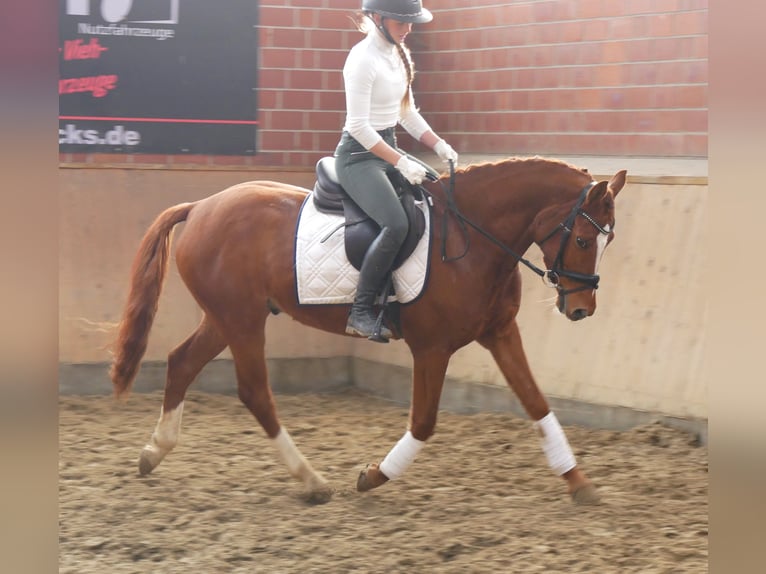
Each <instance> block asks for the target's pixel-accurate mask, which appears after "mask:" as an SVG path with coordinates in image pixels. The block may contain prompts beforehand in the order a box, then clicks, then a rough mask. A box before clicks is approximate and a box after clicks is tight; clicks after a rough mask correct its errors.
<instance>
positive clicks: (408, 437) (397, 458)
mask: <svg viewBox="0 0 766 574" xmlns="http://www.w3.org/2000/svg"><path fill="white" fill-rule="evenodd" d="M424 444H426V442H425V441H423V440H418V439H416V438H415V437H414V436H412V433H411V432H410V431H407V432H406V433H404V436H403V437H402V438H400V439H399V442H398V443H396V444H395V445H394V448H392V449H391V451H390V452H389V453H388V455H386V458H384V459H383V462H381V463H380V467H379V468H380V471H381V472H382V473H383V474H385V475H386V476H387V477H388V478H389V479H390V480H394V479H395V478H399V477H400V476H401V475H403V474H404V471H405V470H407V468H408V467H409V466H410V465H411V464H412V461H414V460H415V457H416V456H418V453H419V452H420V449H421V448H423V445H424Z"/></svg>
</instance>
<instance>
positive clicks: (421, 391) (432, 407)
mask: <svg viewBox="0 0 766 574" xmlns="http://www.w3.org/2000/svg"><path fill="white" fill-rule="evenodd" d="M413 359H414V363H413V380H412V405H411V407H410V421H409V422H410V424H409V429H408V430H407V432H405V433H404V436H403V437H402V438H401V439H399V442H397V443H396V445H394V448H392V449H391V451H390V452H389V453H388V455H386V458H384V459H383V461H382V462H381V463H380V464H379V465H377V464H370V465H368V466H367V468H366V469H364V470H363V471H362V472H361V473H360V474H359V478H358V479H357V482H356V488H357V490H358V491H360V492H365V491H367V490H371V489H373V488H376V487H378V486H380V485H382V484H384V483H385V482H387V481H388V480H393V479H396V478H399V477H400V476H402V474H404V472H405V471H406V470H407V468H408V467H409V466H410V465H411V464H412V462H413V461H414V460H415V457H416V456H417V455H418V453H419V452H420V450H421V449H422V448H423V446H424V445H425V442H426V440H427V439H428V438H429V437H430V436H431V435H433V433H434V428H435V427H436V417H437V414H438V411H439V399H440V397H441V392H442V386H443V385H444V375H445V374H446V372H447V364H448V362H449V354H447V353H445V352H443V351H439V352H428V353H423V352H415V353H413Z"/></svg>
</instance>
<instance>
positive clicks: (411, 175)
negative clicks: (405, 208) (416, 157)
mask: <svg viewBox="0 0 766 574" xmlns="http://www.w3.org/2000/svg"><path fill="white" fill-rule="evenodd" d="M395 167H396V169H398V170H399V172H400V173H401V174H402V175H403V176H404V177H405V179H407V181H409V182H410V183H411V184H413V185H417V184H419V183H421V182H422V181H423V180H424V179H425V177H426V168H425V167H423V166H422V165H420V164H419V163H418V162H416V161H413V160H411V159H410V158H408V157H407V156H406V155H403V156H402V157H400V158H399V161H397V162H396V166H395Z"/></svg>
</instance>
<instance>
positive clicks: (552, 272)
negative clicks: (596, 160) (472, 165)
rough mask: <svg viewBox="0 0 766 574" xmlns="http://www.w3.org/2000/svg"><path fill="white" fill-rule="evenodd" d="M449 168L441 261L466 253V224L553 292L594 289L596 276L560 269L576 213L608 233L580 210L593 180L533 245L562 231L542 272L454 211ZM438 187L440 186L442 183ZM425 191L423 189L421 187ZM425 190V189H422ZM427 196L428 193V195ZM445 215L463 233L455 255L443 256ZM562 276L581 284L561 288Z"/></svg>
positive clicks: (452, 175)
mask: <svg viewBox="0 0 766 574" xmlns="http://www.w3.org/2000/svg"><path fill="white" fill-rule="evenodd" d="M449 169H450V180H449V181H450V183H449V188H448V189H445V190H444V192H445V197H446V198H447V206H446V212H445V218H444V220H443V222H442V231H443V232H442V246H441V248H442V261H445V262H447V261H455V260H457V259H461V258H462V257H464V256H465V255H466V253H468V248H469V246H470V240H469V238H468V235H467V230H466V227H465V226H466V225H470V226H471V227H473V228H474V229H475V230H476V231H478V232H479V233H480V234H482V235H483V236H484V237H485V238H486V239H488V240H489V241H491V242H492V243H494V244H495V245H497V246H498V247H499V248H500V249H502V250H503V251H505V252H506V253H507V254H509V255H511V256H512V257H513V258H514V259H516V260H517V261H519V262H521V263H523V264H524V265H526V266H527V267H528V268H530V269H531V270H532V271H534V272H535V273H537V274H538V275H539V276H540V277H542V279H543V282H544V283H545V285H546V286H548V287H555V288H556V291H557V292H558V294H559V295H561V296H565V295H569V294H570V293H576V292H577V291H583V290H585V289H598V282H599V276H598V275H595V274H587V273H576V272H574V271H567V270H566V269H564V266H563V261H562V260H563V257H564V249H565V248H566V245H567V243H568V242H569V238H570V236H571V235H572V229H573V227H574V222H575V218H577V216H578V215H581V216H583V217H584V218H585V219H586V220H587V221H588V222H590V223H591V224H592V225H593V226H594V227H595V228H596V229H597V230H598V232H599V233H602V234H604V235H609V233H610V231H609V230H608V229H605V228H604V227H601V226H600V225H599V224H598V223H596V221H595V220H594V219H593V218H592V217H591V216H590V215H588V214H587V213H585V212H584V211H583V210H582V204H583V203H584V202H585V198H586V197H587V196H588V192H589V191H590V190H591V189H592V188H593V186H595V185H596V183H597V182H595V181H591V182H590V183H588V185H586V186H585V187H584V188H583V189H582V191H581V192H580V196H579V197H578V198H577V203H575V205H574V207H573V208H572V211H570V212H569V215H568V216H567V218H566V219H565V220H564V221H563V222H562V223H559V224H558V225H557V226H556V227H554V228H553V230H552V231H551V232H550V233H549V234H548V235H546V236H545V237H544V238H543V239H542V240H540V241H539V242H538V243H537V244H538V245H539V246H542V244H543V243H545V242H546V241H548V240H549V239H550V238H551V237H553V236H554V235H556V233H558V232H559V231H562V234H561V245H560V246H559V251H558V253H557V254H556V258H555V259H554V261H553V266H552V267H551V268H550V269H548V270H545V271H543V270H542V269H540V268H539V267H537V266H536V265H535V264H534V263H532V262H531V261H529V260H527V259H524V258H523V257H522V256H521V255H519V254H518V253H515V252H514V251H513V250H512V249H511V248H510V247H508V246H507V245H505V244H504V243H502V242H501V241H499V240H498V239H496V238H495V237H493V236H492V235H490V234H489V233H488V232H487V231H485V230H484V229H482V228H481V227H480V226H479V225H478V224H476V223H474V222H473V221H471V220H470V219H468V218H466V217H465V216H464V215H463V214H462V213H460V211H459V210H458V207H457V204H456V203H455V197H454V192H455V164H454V163H453V162H452V161H450V162H449ZM442 187H444V185H443V184H442ZM424 191H425V190H424ZM426 193H427V192H426ZM429 195H430V194H429ZM447 214H452V215H453V216H454V217H455V219H456V220H457V222H458V224H459V227H460V229H461V231H462V232H463V236H464V237H465V239H466V246H465V250H464V251H463V253H461V254H460V255H458V256H457V257H447V253H446V245H447V218H446V215H447ZM561 277H566V278H567V279H571V280H572V281H577V282H578V283H582V285H580V286H579V287H575V288H574V289H564V286H563V285H562V284H561V281H560V278H561Z"/></svg>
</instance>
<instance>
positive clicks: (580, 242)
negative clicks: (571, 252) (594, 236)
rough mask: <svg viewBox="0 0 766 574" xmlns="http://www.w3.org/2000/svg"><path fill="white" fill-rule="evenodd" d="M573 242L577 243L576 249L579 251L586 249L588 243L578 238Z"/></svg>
mask: <svg viewBox="0 0 766 574" xmlns="http://www.w3.org/2000/svg"><path fill="white" fill-rule="evenodd" d="M575 241H576V242H577V247H579V248H581V249H587V248H588V242H587V241H586V240H585V239H583V238H582V237H578V238H577V239H575Z"/></svg>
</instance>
